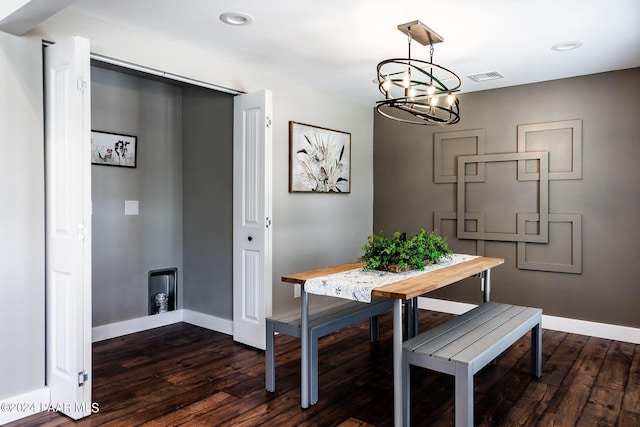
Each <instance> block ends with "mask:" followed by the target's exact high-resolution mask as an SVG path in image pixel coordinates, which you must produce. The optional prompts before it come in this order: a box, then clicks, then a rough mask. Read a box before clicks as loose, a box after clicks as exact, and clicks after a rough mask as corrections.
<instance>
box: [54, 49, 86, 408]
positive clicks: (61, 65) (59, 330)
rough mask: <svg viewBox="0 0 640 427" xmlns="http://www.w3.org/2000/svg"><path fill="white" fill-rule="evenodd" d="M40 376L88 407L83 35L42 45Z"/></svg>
mask: <svg viewBox="0 0 640 427" xmlns="http://www.w3.org/2000/svg"><path fill="white" fill-rule="evenodd" d="M44 62H45V69H44V74H45V76H44V81H45V118H46V119H45V170H46V175H45V180H46V254H45V257H46V312H47V316H46V337H47V338H46V360H47V361H46V372H47V374H46V376H47V378H46V383H47V385H48V386H49V388H50V390H51V405H52V407H53V408H55V409H56V410H59V411H62V412H64V413H65V414H66V415H68V416H70V417H72V418H74V419H78V418H82V417H84V416H87V415H89V414H90V413H91V383H92V381H91V234H90V233H89V230H88V227H89V225H90V224H91V157H90V149H91V114H90V113H91V110H90V107H91V104H90V99H91V98H90V93H89V82H90V75H89V70H90V68H89V41H88V40H86V39H82V38H79V37H75V38H73V39H68V40H65V41H63V42H61V43H56V44H55V45H53V46H50V47H48V48H46V49H45V60H44Z"/></svg>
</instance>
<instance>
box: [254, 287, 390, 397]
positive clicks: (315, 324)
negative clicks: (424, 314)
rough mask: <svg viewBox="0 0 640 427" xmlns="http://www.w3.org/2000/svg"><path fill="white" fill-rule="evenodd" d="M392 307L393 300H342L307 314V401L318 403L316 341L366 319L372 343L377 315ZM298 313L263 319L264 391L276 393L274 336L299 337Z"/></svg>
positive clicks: (377, 328) (377, 332) (376, 332)
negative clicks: (264, 325)
mask: <svg viewBox="0 0 640 427" xmlns="http://www.w3.org/2000/svg"><path fill="white" fill-rule="evenodd" d="M392 308H393V300H392V299H388V298H373V299H372V301H371V303H363V302H357V301H346V302H340V303H339V304H334V305H331V306H326V307H322V308H321V309H320V311H316V312H311V313H310V314H309V347H310V348H309V352H308V354H309V366H310V369H309V380H308V381H309V384H310V387H309V388H310V390H309V393H310V396H309V402H310V404H311V405H314V404H316V403H317V402H318V339H319V338H320V337H323V336H325V335H328V334H331V333H333V332H337V331H338V330H340V329H342V328H345V327H347V326H350V325H353V324H354V323H358V322H361V321H363V320H366V319H369V328H370V338H371V341H376V340H377V339H378V335H379V322H378V315H379V314H382V313H384V312H386V311H389V310H391V309H392ZM301 323H302V322H301V319H300V312H297V313H289V314H285V315H282V316H275V317H271V318H268V319H267V332H266V333H267V343H266V352H265V364H266V366H265V388H266V389H267V391H271V392H273V391H275V390H276V375H275V374H276V368H275V333H276V332H279V333H281V334H285V335H289V336H292V337H298V338H300V335H301V334H300V329H301V328H300V325H301Z"/></svg>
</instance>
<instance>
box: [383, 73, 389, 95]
mask: <svg viewBox="0 0 640 427" xmlns="http://www.w3.org/2000/svg"><path fill="white" fill-rule="evenodd" d="M382 89H384V91H385V92H389V89H391V80H390V79H389V76H387V77H385V78H384V81H383V82H382Z"/></svg>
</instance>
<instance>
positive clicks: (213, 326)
mask: <svg viewBox="0 0 640 427" xmlns="http://www.w3.org/2000/svg"><path fill="white" fill-rule="evenodd" d="M182 321H183V322H187V323H190V324H192V325H196V326H200V327H202V328H207V329H210V330H212V331H216V332H220V333H222V334H227V335H233V321H232V320H228V319H222V318H220V317H216V316H212V315H210V314H204V313H200V312H199V311H192V310H186V309H183V310H182Z"/></svg>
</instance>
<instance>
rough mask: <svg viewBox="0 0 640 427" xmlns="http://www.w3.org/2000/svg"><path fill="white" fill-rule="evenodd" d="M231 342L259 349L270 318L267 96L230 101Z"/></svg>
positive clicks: (268, 97)
mask: <svg viewBox="0 0 640 427" xmlns="http://www.w3.org/2000/svg"><path fill="white" fill-rule="evenodd" d="M233 115H234V124H233V146H234V148H233V339H234V340H236V341H239V342H241V343H244V344H248V345H250V346H252V347H256V348H260V349H263V350H264V348H265V343H266V341H265V333H266V325H265V319H266V318H267V317H269V316H271V280H272V279H271V226H272V224H271V144H272V137H271V92H269V91H266V90H265V91H261V92H256V93H250V94H246V95H238V96H236V97H235V98H234V111H233Z"/></svg>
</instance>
